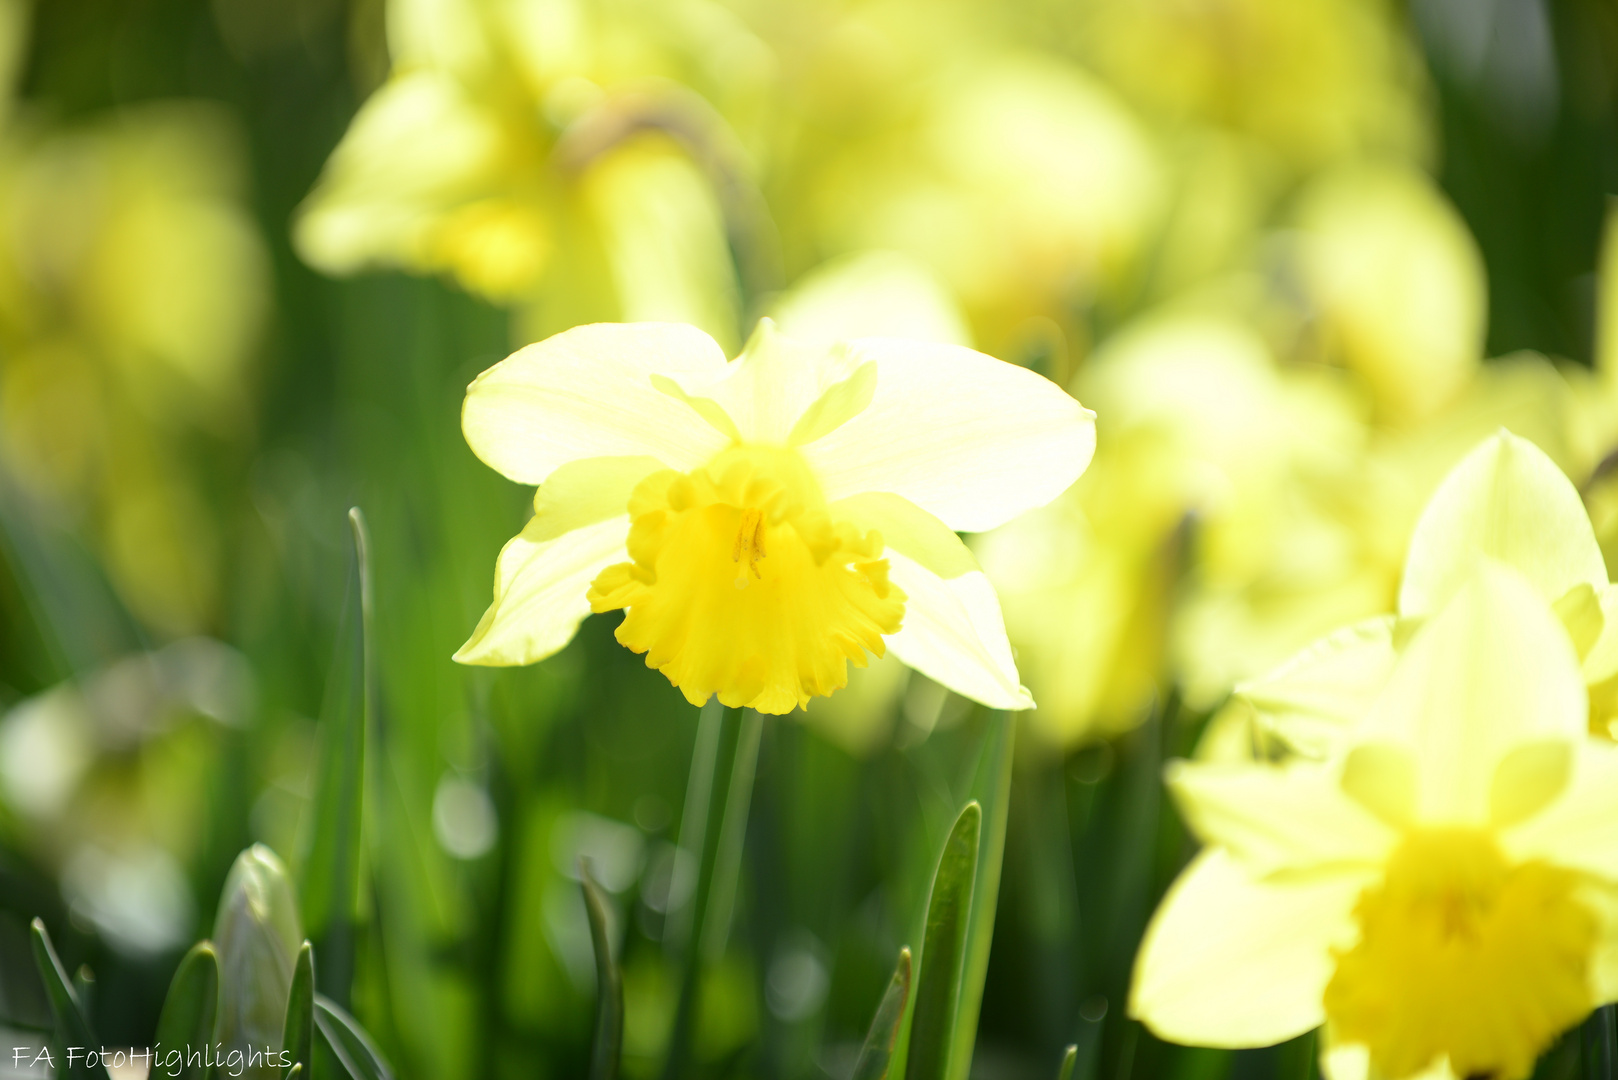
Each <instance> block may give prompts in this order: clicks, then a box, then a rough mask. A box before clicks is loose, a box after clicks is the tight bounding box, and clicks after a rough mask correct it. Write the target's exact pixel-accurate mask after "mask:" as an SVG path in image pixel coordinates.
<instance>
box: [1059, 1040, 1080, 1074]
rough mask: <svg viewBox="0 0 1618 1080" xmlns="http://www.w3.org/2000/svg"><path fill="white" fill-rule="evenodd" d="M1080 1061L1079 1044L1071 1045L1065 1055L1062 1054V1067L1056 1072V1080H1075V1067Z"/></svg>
mask: <svg viewBox="0 0 1618 1080" xmlns="http://www.w3.org/2000/svg"><path fill="white" fill-rule="evenodd" d="M1078 1061H1079V1044H1078V1043H1069V1044H1068V1048H1067V1050H1066V1052H1065V1053H1063V1054H1062V1067H1061V1068H1060V1069H1058V1070H1057V1072H1056V1080H1073V1066H1074V1065H1076V1064H1078Z"/></svg>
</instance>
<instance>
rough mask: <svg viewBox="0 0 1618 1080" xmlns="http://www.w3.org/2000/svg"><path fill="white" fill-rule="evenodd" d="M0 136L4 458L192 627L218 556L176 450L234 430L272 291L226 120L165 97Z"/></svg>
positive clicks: (161, 610) (162, 617)
mask: <svg viewBox="0 0 1618 1080" xmlns="http://www.w3.org/2000/svg"><path fill="white" fill-rule="evenodd" d="M0 141H3V142H4V143H5V144H6V145H5V148H4V151H3V152H0V241H3V242H0V463H3V464H4V465H5V466H6V468H7V471H8V473H9V474H10V476H11V478H12V479H13V480H14V481H15V482H16V483H17V485H18V486H19V487H20V488H22V489H23V490H24V491H26V492H27V493H28V494H29V495H31V496H33V497H35V498H37V499H39V500H41V501H42V502H44V503H46V504H50V505H54V506H55V507H57V508H58V509H66V510H67V511H68V512H69V513H70V514H72V515H74V516H78V515H85V516H87V517H88V518H89V519H90V520H91V521H92V522H93V523H94V525H95V527H96V528H97V530H98V532H99V533H100V540H101V545H100V546H101V548H102V554H103V556H104V558H105V560H106V564H107V567H108V569H109V570H110V571H111V576H112V578H113V581H114V582H115V584H116V585H117V586H118V590H119V592H120V594H121V595H122V597H123V599H124V600H125V602H126V603H127V604H128V605H129V607H130V608H131V609H132V610H133V611H134V612H135V613H136V614H137V615H138V616H139V617H140V618H141V619H142V620H143V621H144V622H146V623H147V624H148V625H151V626H153V627H155V628H157V629H160V630H163V631H167V632H171V633H186V632H194V631H196V630H198V629H199V628H202V627H205V626H207V625H208V624H209V623H210V621H211V620H212V619H213V617H214V616H215V615H216V614H217V600H218V588H219V584H220V582H219V577H218V572H219V569H220V563H221V559H220V553H219V535H218V526H217V523H216V521H215V520H214V518H213V517H212V515H211V514H210V512H209V510H208V507H207V501H206V499H205V497H204V495H203V492H202V484H201V482H200V479H199V477H198V476H197V475H196V472H195V470H194V469H193V468H192V467H191V463H193V462H195V461H197V460H199V458H200V455H199V454H198V453H197V439H198V437H199V436H201V437H203V438H207V437H212V438H214V439H215V440H220V441H223V440H230V439H234V438H238V437H240V435H241V434H243V432H244V428H245V426H246V425H245V424H244V420H245V417H246V413H247V405H248V395H247V391H248V386H247V376H248V363H247V362H248V360H249V358H250V357H251V355H252V350H253V347H254V345H255V342H256V339H257V334H258V330H259V328H260V326H261V325H262V322H263V318H264V315H265V308H266V300H267V292H268V276H269V275H268V265H267V260H266V258H265V255H264V251H263V246H262V243H261V241H260V240H259V237H258V235H257V232H256V230H255V228H254V226H253V223H252V221H251V220H250V217H249V215H248V213H247V211H246V207H245V205H244V202H245V199H244V190H243V189H244V187H245V183H244V177H243V176H242V175H241V169H240V168H239V162H240V160H241V147H240V145H239V144H238V141H237V136H236V133H235V131H234V129H233V125H232V122H231V120H230V118H229V117H228V116H227V115H225V114H223V113H221V112H220V111H219V110H218V109H217V108H216V107H215V106H211V105H207V104H204V103H197V102H189V103H187V102H169V103H164V104H160V105H158V104H153V105H146V106H141V107H139V108H130V109H126V110H124V111H123V112H121V113H120V114H119V115H118V116H117V117H116V118H112V119H108V120H103V121H101V122H98V123H94V124H86V125H84V126H82V127H80V128H77V129H75V130H70V131H53V130H49V129H47V128H45V127H43V126H42V125H39V124H37V123H32V122H19V123H18V124H17V125H16V126H15V127H14V128H13V129H11V130H5V131H0ZM216 445H217V443H216Z"/></svg>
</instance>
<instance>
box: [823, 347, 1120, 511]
mask: <svg viewBox="0 0 1618 1080" xmlns="http://www.w3.org/2000/svg"><path fill="white" fill-rule="evenodd" d="M850 346H851V347H852V349H853V350H854V354H855V355H856V356H857V357H859V358H861V359H866V360H871V361H874V362H875V363H876V365H877V382H876V393H875V396H874V397H873V398H872V400H871V403H870V405H868V406H867V407H866V408H865V409H864V410H863V411H862V412H860V413H859V414H858V415H857V416H855V417H853V418H852V419H850V420H849V421H848V422H846V423H844V424H843V425H842V426H840V427H838V428H837V429H836V430H834V431H832V432H831V433H830V434H827V435H824V436H823V437H821V438H820V439H818V440H816V441H814V442H811V443H809V444H808V445H806V446H804V447H803V453H804V456H805V458H807V459H808V461H809V464H810V466H811V467H813V468H814V470H815V474H816V475H817V476H818V477H819V478H820V482H821V484H822V486H823V487H824V488H825V492H826V497H827V498H828V499H831V500H836V499H842V498H846V497H847V496H850V495H857V494H860V493H861V492H865V491H891V492H894V493H895V494H898V495H902V496H904V497H905V498H906V499H909V500H910V501H911V502H913V503H915V504H916V505H917V506H919V507H921V508H922V509H923V510H925V511H927V512H928V513H929V514H932V515H933V516H934V517H936V518H939V519H940V520H942V521H943V522H944V524H946V525H948V526H949V527H950V528H951V529H955V530H961V531H966V532H980V531H982V530H985V529H992V528H994V527H995V526H996V525H1000V524H1002V523H1004V522H1006V521H1008V520H1010V519H1011V518H1013V517H1016V516H1017V515H1018V514H1020V513H1022V512H1023V511H1025V510H1032V509H1033V508H1034V507H1036V506H1043V505H1045V504H1046V503H1048V502H1050V501H1051V500H1052V499H1054V498H1056V496H1058V495H1060V494H1061V493H1062V492H1063V491H1064V490H1066V489H1067V487H1068V486H1069V485H1070V484H1072V483H1073V481H1074V480H1076V479H1078V477H1079V474H1081V473H1082V472H1084V469H1085V466H1086V465H1088V464H1089V463H1090V455H1091V454H1092V453H1093V452H1094V450H1095V414H1094V413H1092V412H1090V410H1088V409H1086V408H1084V407H1083V406H1082V405H1080V404H1079V403H1078V402H1077V401H1074V400H1073V399H1072V398H1071V397H1069V396H1068V395H1067V394H1066V393H1065V392H1064V391H1063V390H1062V388H1061V387H1059V386H1057V385H1056V384H1055V383H1053V382H1051V381H1050V380H1048V379H1046V378H1044V377H1042V376H1040V375H1036V374H1035V373H1034V372H1032V371H1029V370H1027V369H1026V368H1020V367H1017V366H1015V365H1013V364H1007V363H1004V362H1002V361H999V360H996V359H994V358H993V357H991V356H985V355H984V354H982V353H978V352H973V351H972V350H971V349H965V348H961V347H959V346H953V345H937V344H927V343H923V342H917V341H902V340H897V339H890V338H862V339H860V340H858V341H854V342H850Z"/></svg>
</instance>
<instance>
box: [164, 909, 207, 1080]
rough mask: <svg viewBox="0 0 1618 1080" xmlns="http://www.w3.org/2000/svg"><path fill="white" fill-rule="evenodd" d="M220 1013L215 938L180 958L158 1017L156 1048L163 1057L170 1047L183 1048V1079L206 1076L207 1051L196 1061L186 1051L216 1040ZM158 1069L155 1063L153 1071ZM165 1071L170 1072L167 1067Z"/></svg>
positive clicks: (199, 944) (203, 942)
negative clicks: (186, 1057) (215, 1033)
mask: <svg viewBox="0 0 1618 1080" xmlns="http://www.w3.org/2000/svg"><path fill="white" fill-rule="evenodd" d="M218 1015H219V956H218V954H217V953H215V952H214V947H213V942H211V941H199V942H197V943H196V944H195V945H193V946H191V951H190V952H187V953H186V954H185V957H184V958H183V959H181V961H180V966H179V968H177V969H176V970H175V972H174V978H173V980H172V981H171V982H170V983H169V993H168V997H166V998H164V999H163V1012H162V1014H161V1015H159V1017H158V1019H157V1041H156V1043H155V1045H154V1048H153V1049H154V1051H155V1052H156V1053H157V1054H158V1055H159V1057H160V1058H164V1057H167V1056H168V1053H169V1051H171V1050H178V1051H180V1055H181V1057H180V1072H179V1073H178V1074H177V1075H178V1077H179V1078H182V1080H207V1077H208V1075H209V1072H210V1070H209V1068H208V1066H207V1065H206V1064H205V1061H206V1055H201V1056H200V1059H199V1060H197V1061H195V1062H190V1063H187V1062H186V1061H185V1054H186V1051H187V1050H188V1049H189V1048H190V1047H193V1046H207V1045H208V1044H210V1043H211V1042H213V1032H214V1021H215V1019H216V1018H217V1017H218ZM157 1071H158V1070H157V1068H156V1067H155V1066H154V1067H153V1072H154V1073H156V1072H157ZM163 1075H165V1076H167V1075H169V1074H168V1072H167V1069H166V1068H165V1070H164V1071H163Z"/></svg>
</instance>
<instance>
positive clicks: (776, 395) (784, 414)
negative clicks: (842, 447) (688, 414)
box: [677, 319, 877, 445]
mask: <svg viewBox="0 0 1618 1080" xmlns="http://www.w3.org/2000/svg"><path fill="white" fill-rule="evenodd" d="M876 379H877V372H876V369H875V366H874V365H871V364H869V363H867V362H865V361H862V360H860V359H859V358H858V357H856V356H855V355H853V353H852V351H851V350H850V349H848V348H847V347H846V346H842V345H826V344H822V343H817V342H808V341H798V340H796V339H794V338H791V337H788V336H786V335H785V334H783V333H781V332H780V331H779V330H778V329H776V327H775V324H774V323H773V322H771V321H770V320H769V319H760V320H759V324H758V326H757V328H756V329H754V331H753V336H752V337H751V338H749V339H748V341H747V345H746V347H745V348H743V349H742V353H741V355H740V356H738V357H737V358H736V359H735V360H733V361H731V362H730V364H729V365H727V366H726V367H724V368H722V369H721V370H719V371H717V372H712V371H710V372H702V373H697V374H695V375H693V376H687V377H684V378H680V379H678V380H677V381H678V383H679V388H680V390H681V391H682V392H683V393H684V395H685V396H686V397H688V398H690V399H692V400H694V401H697V402H699V403H711V405H712V406H713V407H715V408H718V409H719V410H721V411H722V412H723V413H724V415H725V417H726V419H727V420H728V421H729V423H730V424H731V425H732V426H731V428H730V430H733V431H735V432H736V435H737V437H738V438H740V439H741V440H742V441H745V442H752V443H766V444H771V445H780V444H784V443H791V444H794V445H796V444H798V443H802V442H808V441H810V440H811V439H812V438H815V437H818V435H821V434H825V433H826V432H829V431H832V430H835V429H836V428H837V427H839V426H840V425H841V424H843V423H844V422H846V421H847V420H848V419H849V417H851V416H853V415H856V414H857V413H858V412H860V411H861V410H863V409H864V408H865V407H866V406H867V405H868V404H869V403H870V401H871V396H872V392H873V391H874V390H875V388H876Z"/></svg>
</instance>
